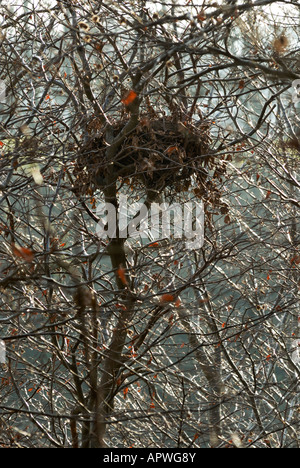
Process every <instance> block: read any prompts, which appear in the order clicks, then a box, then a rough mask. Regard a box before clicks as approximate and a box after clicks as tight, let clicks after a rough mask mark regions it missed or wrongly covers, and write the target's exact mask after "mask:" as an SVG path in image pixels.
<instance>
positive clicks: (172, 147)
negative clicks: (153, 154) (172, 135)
mask: <svg viewBox="0 0 300 468" xmlns="http://www.w3.org/2000/svg"><path fill="white" fill-rule="evenodd" d="M174 151H178V146H170V147H169V148H168V149H167V153H168V154H172V153H174Z"/></svg>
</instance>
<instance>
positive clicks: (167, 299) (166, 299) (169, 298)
mask: <svg viewBox="0 0 300 468" xmlns="http://www.w3.org/2000/svg"><path fill="white" fill-rule="evenodd" d="M174 300H175V298H174V296H173V294H164V295H163V296H161V298H160V302H174Z"/></svg>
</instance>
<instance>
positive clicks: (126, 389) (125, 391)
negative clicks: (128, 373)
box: [123, 387, 129, 398]
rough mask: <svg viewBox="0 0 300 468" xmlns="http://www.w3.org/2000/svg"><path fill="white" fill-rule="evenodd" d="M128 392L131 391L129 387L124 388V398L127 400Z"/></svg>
mask: <svg viewBox="0 0 300 468" xmlns="http://www.w3.org/2000/svg"><path fill="white" fill-rule="evenodd" d="M128 391H129V388H128V387H126V388H124V390H123V395H124V398H126V396H127V393H128Z"/></svg>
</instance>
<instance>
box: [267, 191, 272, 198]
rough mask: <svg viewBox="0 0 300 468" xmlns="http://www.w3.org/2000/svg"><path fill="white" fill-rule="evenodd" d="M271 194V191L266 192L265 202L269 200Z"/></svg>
mask: <svg viewBox="0 0 300 468" xmlns="http://www.w3.org/2000/svg"><path fill="white" fill-rule="evenodd" d="M271 193H272V192H271V190H268V191H267V195H266V200H267V199H268V198H270V196H271Z"/></svg>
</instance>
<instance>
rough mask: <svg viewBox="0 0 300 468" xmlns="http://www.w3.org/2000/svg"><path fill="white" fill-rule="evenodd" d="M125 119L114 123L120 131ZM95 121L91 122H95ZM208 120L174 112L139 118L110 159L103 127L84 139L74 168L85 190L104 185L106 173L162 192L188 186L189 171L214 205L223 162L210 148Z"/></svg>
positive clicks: (199, 191) (202, 194)
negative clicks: (182, 116)
mask: <svg viewBox="0 0 300 468" xmlns="http://www.w3.org/2000/svg"><path fill="white" fill-rule="evenodd" d="M126 123H127V122H126V120H123V121H119V122H117V123H116V124H115V125H114V127H113V137H116V136H117V135H119V134H120V132H121V131H122V129H123V128H124V126H125V125H126ZM91 127H92V125H91ZM209 132H210V124H209V123H208V122H204V121H202V122H201V121H199V123H198V124H197V125H195V124H192V123H189V122H185V123H182V122H178V121H174V119H172V118H171V117H164V118H154V119H152V120H151V121H150V119H149V118H147V117H145V118H143V117H141V118H140V121H139V124H138V125H137V127H136V128H135V129H134V131H132V132H131V133H130V134H129V135H127V136H126V137H125V139H124V140H123V141H122V144H121V145H120V146H119V148H118V151H117V153H116V154H115V155H114V157H113V159H112V160H111V159H108V156H107V154H108V151H107V149H108V145H109V143H108V142H107V139H106V133H105V130H103V133H102V134H101V130H100V135H99V132H98V135H97V136H96V137H92V135H91V138H90V140H89V141H88V142H87V143H86V144H84V145H83V146H82V147H81V149H80V151H79V154H78V157H77V160H76V165H75V169H74V174H75V176H76V180H77V182H76V185H77V188H78V190H79V191H80V193H81V194H83V193H89V194H91V193H92V192H93V191H94V190H97V189H99V188H100V189H103V188H105V185H106V183H107V180H108V177H109V181H110V183H111V182H112V177H111V176H112V174H113V179H114V180H115V181H117V180H120V179H121V180H122V179H123V180H130V182H131V184H132V185H134V183H135V182H139V183H142V185H143V186H144V187H145V188H146V189H148V190H149V189H151V190H153V191H157V192H158V193H161V192H162V191H163V190H165V189H166V188H170V189H174V190H175V191H176V192H180V191H183V190H188V188H189V186H190V184H191V176H194V177H195V179H196V182H197V189H196V191H197V195H198V196H199V197H203V198H205V199H210V202H211V203H212V204H214V205H215V206H216V205H218V204H220V196H221V195H220V194H219V193H218V190H217V188H216V184H215V183H214V180H215V179H217V178H220V177H221V176H222V175H223V174H224V173H225V166H224V165H223V164H222V161H219V160H218V159H216V158H215V156H214V155H213V154H212V153H211V152H210V146H211V138H210V135H209Z"/></svg>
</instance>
